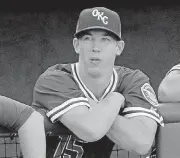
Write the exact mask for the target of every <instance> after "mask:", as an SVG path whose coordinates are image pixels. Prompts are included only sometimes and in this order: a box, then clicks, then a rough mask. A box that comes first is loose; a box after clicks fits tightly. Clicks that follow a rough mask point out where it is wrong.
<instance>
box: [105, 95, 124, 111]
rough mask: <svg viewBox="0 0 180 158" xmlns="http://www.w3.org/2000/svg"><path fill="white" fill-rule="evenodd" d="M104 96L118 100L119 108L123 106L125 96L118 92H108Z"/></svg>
mask: <svg viewBox="0 0 180 158" xmlns="http://www.w3.org/2000/svg"><path fill="white" fill-rule="evenodd" d="M106 98H107V99H108V100H109V99H110V100H112V101H114V102H118V103H119V104H120V105H121V108H123V107H124V103H125V98H124V96H123V95H122V94H121V93H118V92H110V93H109V94H108V95H107V96H106Z"/></svg>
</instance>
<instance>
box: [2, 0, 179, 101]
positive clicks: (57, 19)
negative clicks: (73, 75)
mask: <svg viewBox="0 0 180 158" xmlns="http://www.w3.org/2000/svg"><path fill="white" fill-rule="evenodd" d="M93 6H105V7H108V8H110V9H113V10H115V11H117V12H118V13H119V15H120V17H121V22H122V37H123V39H124V41H125V44H126V45H125V49H124V51H123V53H122V55H121V56H120V57H118V58H117V60H116V64H118V65H124V66H127V67H130V68H132V69H140V70H142V71H143V72H145V73H146V74H147V75H148V76H149V77H150V79H151V83H152V86H153V88H154V89H155V91H157V87H158V85H159V83H160V81H161V80H162V78H163V77H164V75H165V73H166V72H167V71H168V70H169V69H170V68H171V67H172V66H173V65H175V64H177V63H178V62H179V57H180V36H179V35H180V12H179V10H180V5H179V4H178V3H177V2H176V3H175V2H173V1H171V2H163V1H161V0H156V1H155V0H151V1H141V0H137V1H135V2H131V1H130V0H126V1H125V0H121V1H115V2H113V1H111V2H108V3H105V2H96V3H94V4H93V1H91V2H90V1H84V2H80V1H75V2H73V1H72V2H70V1H64V2H63V1H62V2H61V1H44V2H43V1H5V2H3V3H2V4H0V94H1V95H5V96H8V97H11V98H13V99H16V100H18V101H22V102H24V103H26V104H31V101H32V90H33V87H34V84H35V82H36V80H37V78H38V76H39V75H40V74H41V73H42V72H44V71H45V70H46V69H47V68H48V67H49V66H51V65H53V64H56V63H67V62H75V61H77V58H76V54H75V52H74V49H73V46H72V38H73V34H74V32H75V27H76V22H77V19H78V15H79V12H80V11H81V10H82V9H84V8H87V7H93Z"/></svg>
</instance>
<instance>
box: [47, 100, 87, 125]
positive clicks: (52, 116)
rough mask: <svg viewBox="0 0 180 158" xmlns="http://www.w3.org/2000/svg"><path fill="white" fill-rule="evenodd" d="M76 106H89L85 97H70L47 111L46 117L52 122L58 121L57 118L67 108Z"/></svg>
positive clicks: (67, 109)
mask: <svg viewBox="0 0 180 158" xmlns="http://www.w3.org/2000/svg"><path fill="white" fill-rule="evenodd" d="M77 106H87V107H88V108H90V105H89V102H88V99H87V98H84V97H79V98H72V99H69V100H67V101H66V102H64V103H63V104H61V105H59V106H57V107H55V108H54V109H52V110H50V111H49V112H47V114H46V115H47V117H48V118H49V119H50V120H51V122H52V123H54V122H56V121H58V118H59V117H60V116H62V115H63V114H64V113H66V112H68V111H69V110H71V109H73V108H75V107H77Z"/></svg>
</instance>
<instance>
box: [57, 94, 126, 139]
mask: <svg viewBox="0 0 180 158" xmlns="http://www.w3.org/2000/svg"><path fill="white" fill-rule="evenodd" d="M121 102H122V103H123V102H124V100H123V99H122V100H121V99H119V100H117V99H110V98H108V97H107V98H105V99H104V100H102V101H101V102H99V103H94V102H93V103H92V102H90V105H91V108H90V109H88V108H86V109H85V110H84V111H82V112H80V110H82V107H77V108H76V109H74V111H72V112H73V113H71V111H70V112H68V113H67V114H65V116H63V117H62V118H60V120H61V122H62V123H64V124H65V125H66V126H67V127H68V128H69V129H70V130H71V131H72V132H73V133H75V134H76V135H77V136H78V137H79V138H81V139H83V140H85V141H96V140H98V139H100V138H102V137H103V136H104V135H105V134H106V133H107V132H108V130H109V129H110V127H111V125H112V124H113V122H114V120H115V118H116V116H117V114H118V112H119V110H120V107H121ZM78 108H79V109H78ZM75 110H76V112H75ZM77 112H78V114H77ZM74 113H75V114H74ZM71 118H73V119H71Z"/></svg>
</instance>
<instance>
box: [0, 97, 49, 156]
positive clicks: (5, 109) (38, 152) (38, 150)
mask: <svg viewBox="0 0 180 158" xmlns="http://www.w3.org/2000/svg"><path fill="white" fill-rule="evenodd" d="M0 125H1V126H3V127H6V128H8V129H9V130H10V131H12V132H18V137H19V141H20V147H21V151H22V154H23V157H24V158H45V157H46V137H45V131H44V119H43V116H42V115H41V114H40V113H38V112H36V111H35V110H34V109H33V108H32V107H30V106H28V105H25V104H23V103H20V102H18V101H16V100H13V99H10V98H7V97H5V96H0ZM37 140H38V141H37Z"/></svg>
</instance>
